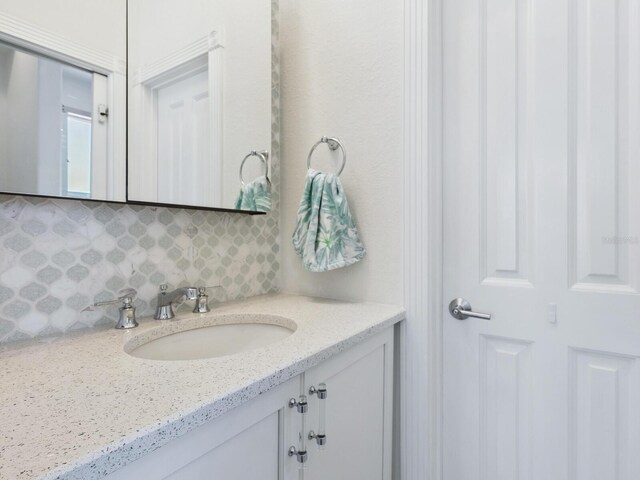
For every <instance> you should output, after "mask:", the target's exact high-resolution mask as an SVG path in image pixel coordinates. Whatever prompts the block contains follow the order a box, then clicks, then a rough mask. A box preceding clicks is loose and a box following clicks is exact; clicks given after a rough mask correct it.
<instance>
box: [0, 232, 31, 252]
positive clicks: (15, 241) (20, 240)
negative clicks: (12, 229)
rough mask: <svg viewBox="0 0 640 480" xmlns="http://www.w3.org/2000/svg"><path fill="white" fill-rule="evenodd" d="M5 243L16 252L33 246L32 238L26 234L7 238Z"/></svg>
mask: <svg viewBox="0 0 640 480" xmlns="http://www.w3.org/2000/svg"><path fill="white" fill-rule="evenodd" d="M3 245H4V246H5V247H7V248H9V249H11V250H13V251H14V252H23V251H25V250H26V249H27V248H29V247H30V246H31V240H29V239H28V238H27V237H25V236H24V235H21V234H17V235H12V236H11V237H9V238H7V239H6V240H5V241H4V242H3Z"/></svg>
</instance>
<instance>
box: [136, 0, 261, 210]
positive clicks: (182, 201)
mask: <svg viewBox="0 0 640 480" xmlns="http://www.w3.org/2000/svg"><path fill="white" fill-rule="evenodd" d="M128 18H129V20H128V25H129V27H128V28H129V36H128V38H129V43H128V53H129V57H128V58H129V80H128V89H129V90H128V91H129V96H128V98H129V105H128V115H129V119H128V129H129V130H128V131H129V143H128V148H129V165H128V199H129V200H130V201H133V202H142V203H154V204H165V205H177V206H192V207H204V208H215V209H228V210H233V209H239V210H248V211H268V210H269V209H270V195H271V191H270V189H271V182H270V180H269V174H270V171H269V164H270V158H269V157H270V155H269V153H270V152H269V148H270V145H271V94H272V85H271V78H272V74H271V55H272V52H271V48H272V47H271V44H272V42H271V2H270V1H269V0H243V1H242V2H237V1H235V0H207V1H205V0H129V3H128Z"/></svg>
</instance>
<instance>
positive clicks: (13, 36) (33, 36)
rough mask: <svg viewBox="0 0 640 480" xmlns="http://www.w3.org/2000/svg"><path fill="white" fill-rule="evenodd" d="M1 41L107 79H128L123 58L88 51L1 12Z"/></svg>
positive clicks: (74, 43)
mask: <svg viewBox="0 0 640 480" xmlns="http://www.w3.org/2000/svg"><path fill="white" fill-rule="evenodd" d="M0 39H1V40H5V41H7V42H9V43H12V44H14V45H17V46H20V47H23V48H27V49H29V50H32V51H34V52H37V53H40V54H43V55H47V56H50V57H53V58H55V59H58V60H62V61H64V62H67V63H71V64H73V65H76V66H78V67H82V68H86V69H88V70H92V71H95V72H97V73H102V74H104V75H109V74H111V73H115V74H119V75H125V74H126V72H127V62H126V60H125V59H124V58H120V57H118V56H115V55H113V54H110V53H106V52H102V51H99V50H96V49H92V48H87V47H86V46H85V45H83V44H81V43H77V42H74V41H72V40H69V39H68V38H65V37H64V36H62V35H59V34H57V33H54V32H51V31H48V30H46V29H43V28H41V27H39V26H36V25H34V24H32V23H30V22H27V21H25V20H23V19H21V18H18V17H14V16H12V15H9V14H7V13H3V12H0Z"/></svg>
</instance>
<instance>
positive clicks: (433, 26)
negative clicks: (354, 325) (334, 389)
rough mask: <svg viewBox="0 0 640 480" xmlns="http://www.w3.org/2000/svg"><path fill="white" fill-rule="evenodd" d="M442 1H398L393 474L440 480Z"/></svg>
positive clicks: (410, 478) (414, 479)
mask: <svg viewBox="0 0 640 480" xmlns="http://www.w3.org/2000/svg"><path fill="white" fill-rule="evenodd" d="M441 15H442V0H429V1H428V2H422V1H420V0H405V125H404V128H405V154H404V169H405V171H404V192H405V197H404V212H405V218H404V223H405V227H404V235H405V245H404V252H405V253H404V284H405V287H404V291H405V307H406V309H407V321H406V322H403V323H402V325H401V340H400V341H401V352H402V355H401V375H400V376H401V379H400V382H401V399H402V406H401V409H402V411H401V424H402V425H401V428H402V438H401V446H400V449H399V451H400V464H401V465H400V468H401V478H402V479H403V480H426V479H428V480H440V479H441V478H442V452H441V445H442V420H441V419H442V415H441V412H442V209H443V200H442V154H441V148H442V145H441V144H442V141H441V136H442V131H441V129H442V105H441V102H442V78H441V76H442V65H441V62H442V37H441Z"/></svg>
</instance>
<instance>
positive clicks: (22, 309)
mask: <svg viewBox="0 0 640 480" xmlns="http://www.w3.org/2000/svg"><path fill="white" fill-rule="evenodd" d="M30 310H31V306H30V305H29V304H28V303H26V302H23V301H20V300H14V301H13V302H11V303H8V304H7V305H6V306H5V307H4V308H3V309H2V313H4V315H5V316H7V317H9V318H15V319H18V318H22V317H24V316H25V315H26V314H27V313H29V311H30Z"/></svg>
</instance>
